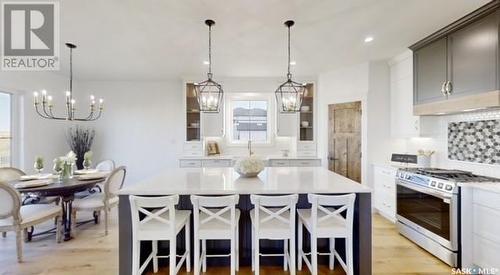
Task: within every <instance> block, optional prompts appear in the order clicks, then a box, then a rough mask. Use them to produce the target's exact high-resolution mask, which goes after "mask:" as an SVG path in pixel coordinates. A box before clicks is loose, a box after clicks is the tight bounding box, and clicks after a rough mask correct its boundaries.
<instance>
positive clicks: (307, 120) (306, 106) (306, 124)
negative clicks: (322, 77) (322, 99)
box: [299, 83, 314, 141]
mask: <svg viewBox="0 0 500 275" xmlns="http://www.w3.org/2000/svg"><path fill="white" fill-rule="evenodd" d="M299 128H300V131H299V140H300V141H313V140H314V86H313V84H311V83H309V84H307V85H306V93H305V95H304V99H303V100H302V107H300V114H299Z"/></svg>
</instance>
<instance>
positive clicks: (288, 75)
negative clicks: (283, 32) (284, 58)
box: [286, 26, 292, 79]
mask: <svg viewBox="0 0 500 275" xmlns="http://www.w3.org/2000/svg"><path fill="white" fill-rule="evenodd" d="M286 76H287V77H288V79H291V78H292V74H291V73H290V26H288V74H287V75H286Z"/></svg>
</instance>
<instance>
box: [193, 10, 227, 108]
mask: <svg viewBox="0 0 500 275" xmlns="http://www.w3.org/2000/svg"><path fill="white" fill-rule="evenodd" d="M205 24H206V25H207V26H208V73H207V78H208V79H207V80H205V81H203V82H199V83H194V91H195V93H196V98H197V99H198V104H199V106H200V112H205V113H218V112H219V111H220V105H221V104H222V96H223V94H224V91H223V90H222V86H221V85H220V84H219V83H217V82H215V81H213V80H212V26H213V25H215V21H213V20H210V19H207V20H205Z"/></svg>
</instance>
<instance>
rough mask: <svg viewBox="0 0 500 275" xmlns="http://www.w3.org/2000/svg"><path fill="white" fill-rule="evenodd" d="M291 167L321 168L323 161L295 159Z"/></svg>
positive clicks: (291, 161)
mask: <svg viewBox="0 0 500 275" xmlns="http://www.w3.org/2000/svg"><path fill="white" fill-rule="evenodd" d="M290 166H292V167H318V166H321V160H319V159H294V160H290Z"/></svg>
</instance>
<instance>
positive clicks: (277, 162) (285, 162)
mask: <svg viewBox="0 0 500 275" xmlns="http://www.w3.org/2000/svg"><path fill="white" fill-rule="evenodd" d="M269 166H271V167H288V166H290V161H289V160H277V159H272V160H269Z"/></svg>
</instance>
